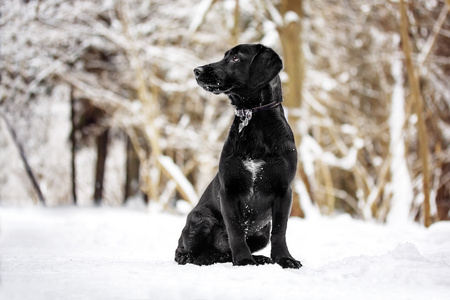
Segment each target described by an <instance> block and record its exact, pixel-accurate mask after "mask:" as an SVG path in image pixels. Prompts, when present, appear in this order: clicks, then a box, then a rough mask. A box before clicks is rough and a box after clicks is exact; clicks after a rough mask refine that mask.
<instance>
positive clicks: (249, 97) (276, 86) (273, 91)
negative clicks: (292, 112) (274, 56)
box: [228, 75, 283, 110]
mask: <svg viewBox="0 0 450 300" xmlns="http://www.w3.org/2000/svg"><path fill="white" fill-rule="evenodd" d="M228 98H229V99H230V101H231V104H232V105H233V106H234V107H235V109H236V110H243V109H253V108H256V107H260V106H264V105H266V104H269V103H271V102H277V103H281V102H283V95H282V91H281V80H280V76H278V75H277V76H275V78H273V79H272V80H271V81H270V82H269V83H268V84H267V85H266V86H264V87H263V88H262V89H259V90H257V91H253V90H252V89H245V90H239V92H236V93H230V94H228Z"/></svg>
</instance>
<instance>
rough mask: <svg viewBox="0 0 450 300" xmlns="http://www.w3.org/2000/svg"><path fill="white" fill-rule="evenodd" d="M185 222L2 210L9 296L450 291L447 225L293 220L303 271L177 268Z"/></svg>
mask: <svg viewBox="0 0 450 300" xmlns="http://www.w3.org/2000/svg"><path fill="white" fill-rule="evenodd" d="M151 208H152V206H151ZM184 222H185V216H184V215H172V214H168V213H161V212H158V209H155V208H154V207H153V208H152V209H151V211H147V210H137V209H130V208H108V207H101V208H80V207H58V208H42V207H32V208H5V207H0V226H1V231H0V245H1V248H0V259H1V269H0V276H1V278H0V279H1V281H0V282H1V283H0V299H449V297H450V239H449V238H448V237H449V236H450V223H448V222H440V223H435V224H433V225H432V226H431V227H430V228H428V229H425V228H423V227H420V226H419V225H416V224H407V225H404V226H391V225H380V224H376V223H370V222H362V221H358V220H353V219H351V218H350V217H348V216H347V215H341V216H338V217H327V218H326V217H317V218H314V219H298V218H291V219H290V221H289V226H288V233H287V240H288V245H289V247H290V252H291V254H292V255H293V256H294V257H296V258H297V259H299V260H301V261H302V263H303V265H304V267H302V268H301V269H299V270H287V269H282V268H281V267H279V266H278V265H265V266H246V267H234V266H232V265H231V264H230V263H228V264H217V265H213V266H203V267H199V266H194V265H185V266H180V265H177V264H176V263H175V262H174V261H173V257H174V251H175V248H176V245H177V240H178V237H179V234H180V232H181V229H182V227H183V226H184ZM268 251H269V250H268V249H265V250H263V254H266V255H267V254H268Z"/></svg>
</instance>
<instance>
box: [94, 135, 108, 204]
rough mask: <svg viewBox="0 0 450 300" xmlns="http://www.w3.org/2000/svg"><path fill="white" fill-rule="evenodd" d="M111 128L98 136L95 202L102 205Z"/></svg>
mask: <svg viewBox="0 0 450 300" xmlns="http://www.w3.org/2000/svg"><path fill="white" fill-rule="evenodd" d="M108 133H109V129H105V131H104V132H103V133H102V134H101V135H99V136H98V137H97V166H96V172H95V187H94V203H95V204H96V205H100V203H101V201H102V199H103V181H104V177H105V163H106V155H107V152H108Z"/></svg>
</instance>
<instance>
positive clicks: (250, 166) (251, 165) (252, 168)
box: [242, 159, 265, 182]
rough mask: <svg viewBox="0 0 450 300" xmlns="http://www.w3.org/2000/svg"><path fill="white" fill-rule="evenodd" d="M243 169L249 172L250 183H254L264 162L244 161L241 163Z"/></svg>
mask: <svg viewBox="0 0 450 300" xmlns="http://www.w3.org/2000/svg"><path fill="white" fill-rule="evenodd" d="M242 163H243V165H244V167H245V169H247V171H249V172H250V173H251V175H252V182H255V181H256V179H257V176H258V173H259V172H261V170H262V168H263V166H264V164H265V162H264V161H263V160H253V159H246V160H244V161H242Z"/></svg>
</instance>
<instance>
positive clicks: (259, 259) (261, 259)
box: [253, 255, 273, 265]
mask: <svg viewBox="0 0 450 300" xmlns="http://www.w3.org/2000/svg"><path fill="white" fill-rule="evenodd" d="M253 259H254V260H255V262H256V264H257V265H266V264H273V260H272V259H271V258H270V257H267V256H264V255H253Z"/></svg>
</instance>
